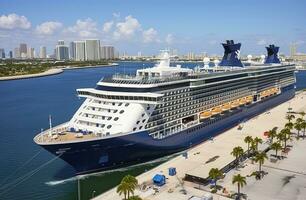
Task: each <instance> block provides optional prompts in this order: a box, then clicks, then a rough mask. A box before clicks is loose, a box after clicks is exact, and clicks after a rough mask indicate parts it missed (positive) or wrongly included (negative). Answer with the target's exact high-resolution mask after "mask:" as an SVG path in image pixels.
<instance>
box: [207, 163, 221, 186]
mask: <svg viewBox="0 0 306 200" xmlns="http://www.w3.org/2000/svg"><path fill="white" fill-rule="evenodd" d="M221 176H222V171H221V170H219V169H218V168H211V169H210V171H209V173H208V177H209V178H211V179H212V180H214V181H215V188H216V187H217V180H218V179H219V178H220V177H221Z"/></svg>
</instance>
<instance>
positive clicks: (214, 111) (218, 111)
mask: <svg viewBox="0 0 306 200" xmlns="http://www.w3.org/2000/svg"><path fill="white" fill-rule="evenodd" d="M221 112H222V110H221V107H214V108H213V109H212V114H219V113H221Z"/></svg>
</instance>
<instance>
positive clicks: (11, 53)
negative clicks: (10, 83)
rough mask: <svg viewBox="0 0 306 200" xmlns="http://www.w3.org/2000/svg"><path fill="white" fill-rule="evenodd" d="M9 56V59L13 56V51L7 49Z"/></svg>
mask: <svg viewBox="0 0 306 200" xmlns="http://www.w3.org/2000/svg"><path fill="white" fill-rule="evenodd" d="M9 58H10V59H12V58H13V51H9Z"/></svg>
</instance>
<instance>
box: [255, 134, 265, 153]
mask: <svg viewBox="0 0 306 200" xmlns="http://www.w3.org/2000/svg"><path fill="white" fill-rule="evenodd" d="M262 142H263V141H262V139H261V138H259V137H255V138H254V143H255V147H256V151H258V144H261V143H262Z"/></svg>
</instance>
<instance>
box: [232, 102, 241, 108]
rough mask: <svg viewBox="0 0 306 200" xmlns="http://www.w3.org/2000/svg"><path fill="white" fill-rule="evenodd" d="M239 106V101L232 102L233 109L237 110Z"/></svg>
mask: <svg viewBox="0 0 306 200" xmlns="http://www.w3.org/2000/svg"><path fill="white" fill-rule="evenodd" d="M237 106H239V101H237V100H235V101H232V102H231V107H232V108H235V107H237Z"/></svg>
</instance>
